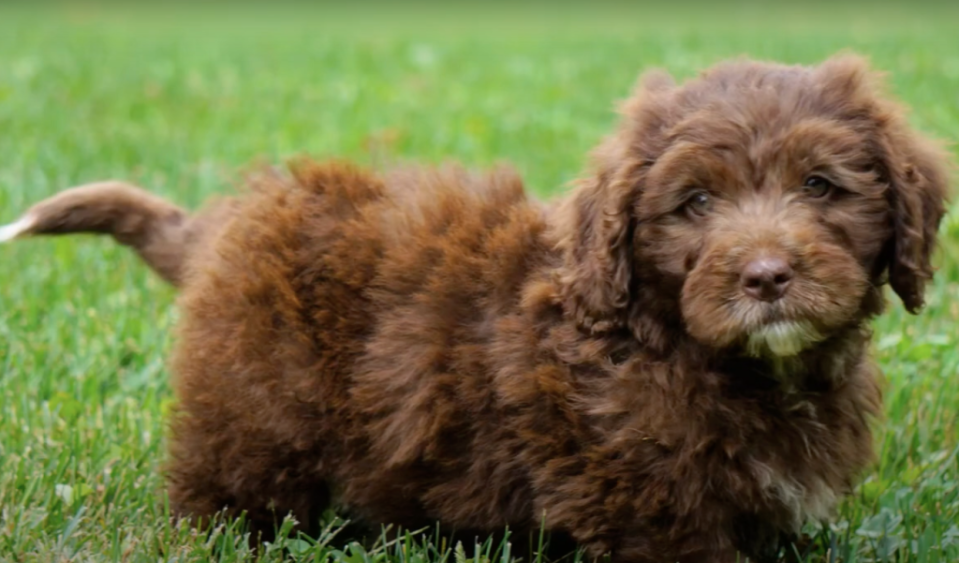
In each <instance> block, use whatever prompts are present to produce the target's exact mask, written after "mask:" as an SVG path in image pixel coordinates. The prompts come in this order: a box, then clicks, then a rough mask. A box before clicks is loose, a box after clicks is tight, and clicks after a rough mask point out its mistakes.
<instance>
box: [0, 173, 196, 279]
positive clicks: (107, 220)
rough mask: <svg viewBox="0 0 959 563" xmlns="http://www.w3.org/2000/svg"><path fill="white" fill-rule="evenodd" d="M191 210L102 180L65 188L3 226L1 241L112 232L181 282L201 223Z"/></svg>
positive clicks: (161, 271)
mask: <svg viewBox="0 0 959 563" xmlns="http://www.w3.org/2000/svg"><path fill="white" fill-rule="evenodd" d="M191 223H194V221H191V217H190V216H189V214H188V213H187V212H186V211H185V210H183V209H181V208H179V207H177V206H175V205H173V204H171V203H169V202H167V201H165V200H163V199H161V198H159V197H157V196H154V195H152V194H150V193H148V192H146V191H145V190H143V189H141V188H138V187H136V186H133V185H130V184H126V183H124V182H98V183H93V184H86V185H83V186H78V187H75V188H71V189H68V190H65V191H63V192H60V193H59V194H57V195H55V196H53V197H50V198H48V199H46V200H43V201H41V202H40V203H38V204H36V205H34V206H33V207H31V208H30V209H29V210H28V211H27V212H26V213H24V214H23V216H21V217H20V219H18V220H17V221H15V222H13V223H11V224H9V225H6V226H4V227H0V242H6V241H10V240H13V239H15V238H19V237H24V236H31V235H62V234H69V233H98V234H108V235H110V236H112V237H113V238H114V239H116V241H117V242H119V243H120V244H123V245H126V246H129V247H131V248H133V249H134V250H135V251H136V252H137V254H139V255H140V258H142V259H143V261H144V262H146V263H147V264H148V265H149V266H150V268H152V269H153V270H154V271H155V272H156V273H157V274H159V275H160V277H162V278H163V279H164V280H166V281H168V282H169V283H171V284H173V285H175V286H176V285H179V284H180V282H181V281H182V278H183V273H184V266H185V262H186V259H187V256H188V254H189V251H190V247H191V246H192V242H193V241H194V240H195V238H196V236H195V235H196V234H197V233H196V232H195V231H197V225H195V224H191Z"/></svg>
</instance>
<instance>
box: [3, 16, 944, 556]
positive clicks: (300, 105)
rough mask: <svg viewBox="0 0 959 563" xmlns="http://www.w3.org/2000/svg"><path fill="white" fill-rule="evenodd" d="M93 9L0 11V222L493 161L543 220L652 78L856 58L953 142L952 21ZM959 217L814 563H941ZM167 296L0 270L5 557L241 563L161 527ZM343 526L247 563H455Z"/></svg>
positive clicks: (891, 335) (217, 546)
mask: <svg viewBox="0 0 959 563" xmlns="http://www.w3.org/2000/svg"><path fill="white" fill-rule="evenodd" d="M796 4H799V3H796ZM84 6H85V5H81V4H76V5H73V6H72V7H63V8H59V9H57V10H53V9H52V8H51V9H50V10H49V11H46V12H42V13H41V12H36V11H27V10H26V9H23V8H21V9H13V8H9V7H3V8H0V223H6V222H8V221H11V220H13V219H14V218H15V217H16V216H17V214H18V213H19V212H20V211H21V210H23V209H24V208H25V207H26V206H27V205H29V204H30V203H33V202H35V201H37V200H39V199H41V198H43V197H45V196H47V195H50V194H52V193H54V192H56V191H57V190H59V189H62V188H64V187H67V186H69V185H73V184H77V183H82V182H86V181H91V180H97V179H105V178H112V177H117V178H124V179H129V180H132V181H134V182H137V183H140V184H142V185H144V186H148V187H149V188H150V189H152V190H154V191H156V192H157V193H159V194H162V195H164V196H167V197H170V198H172V199H174V200H176V201H178V202H182V203H184V204H188V205H196V204H197V203H198V202H200V201H202V200H203V199H204V198H205V197H207V196H209V195H211V194H214V193H217V192H222V191H225V190H227V189H228V187H229V185H230V184H231V182H233V181H234V180H235V179H236V178H237V177H238V176H240V175H241V174H242V172H243V169H244V167H245V166H247V165H249V164H250V163H253V162H258V161H266V162H276V163H279V162H282V161H283V160H284V159H286V158H289V157H292V156H295V155H297V154H300V153H309V154H312V155H316V156H331V155H337V156H344V157H348V158H351V159H355V160H358V161H360V162H363V163H367V164H373V165H376V166H382V165H386V164H389V163H390V162H394V161H397V160H405V159H415V160H418V161H425V162H440V161H443V160H447V159H455V160H458V161H461V162H465V163H467V164H469V165H472V166H488V165H491V164H493V163H496V162H499V161H509V162H511V163H512V164H513V165H514V166H515V167H516V168H518V169H519V170H520V171H521V172H522V173H523V174H524V176H525V177H526V179H527V182H528V186H529V189H530V190H531V191H532V192H534V193H536V194H538V195H540V196H544V197H545V196H548V195H550V194H553V193H559V192H561V191H562V190H563V189H565V187H566V185H567V183H568V182H569V181H570V180H571V179H573V178H575V177H576V175H577V174H578V173H579V171H580V170H581V169H582V166H583V164H584V161H585V160H584V156H585V154H586V153H587V151H588V150H589V148H590V147H591V146H593V145H594V144H595V143H596V142H597V141H598V140H599V139H600V137H601V136H602V135H603V134H604V133H605V132H606V131H608V130H609V129H610V127H611V125H612V124H613V123H614V114H613V112H612V111H611V110H612V107H613V102H614V101H615V100H617V99H620V98H622V97H624V96H625V95H626V94H627V93H628V92H629V89H630V87H631V85H632V83H633V82H634V80H635V78H636V77H637V75H638V73H639V72H640V71H641V70H642V69H644V68H648V67H651V66H660V67H665V68H667V69H668V70H669V71H670V72H672V73H673V74H675V75H676V76H677V77H688V76H690V75H692V74H694V73H695V72H697V71H698V70H700V69H702V68H704V67H705V66H708V65H709V64H711V63H713V62H716V61H719V60H721V59H724V58H727V57H731V56H737V55H741V54H748V55H750V56H753V57H760V58H770V59H777V60H782V61H787V62H796V63H812V62H816V61H818V60H820V59H822V58H823V57H825V56H827V55H829V54H830V53H833V52H836V51H839V50H844V49H851V50H855V51H859V52H862V53H864V54H867V55H869V56H870V57H871V59H872V60H873V62H874V64H875V66H876V67H878V68H881V69H884V70H885V71H888V73H889V81H890V88H891V90H892V91H893V92H894V93H895V94H896V95H898V96H899V97H901V98H902V99H904V100H905V101H906V102H908V103H909V104H910V105H912V106H913V107H914V114H913V115H912V121H913V122H914V124H915V125H916V126H917V127H919V128H921V129H922V130H923V131H925V132H928V133H929V134H932V135H936V136H939V137H941V138H944V139H950V140H955V139H957V138H959V40H957V39H956V35H957V33H959V32H957V29H959V8H948V7H941V8H937V7H935V6H931V5H930V6H928V7H926V6H922V5H916V4H914V5H911V6H910V7H909V9H908V10H905V9H897V8H894V7H890V6H885V5H868V6H869V7H868V8H866V7H865V6H867V5H866V4H862V5H861V6H859V7H856V6H850V5H845V4H844V5H843V6H842V7H840V6H838V5H837V3H832V4H826V3H820V4H818V5H814V6H811V5H807V7H806V8H800V7H798V6H794V7H791V8H777V9H776V10H775V11H772V12H770V11H769V8H765V9H759V8H755V7H750V6H749V5H734V6H730V7H726V8H723V9H718V8H714V9H707V8H704V7H699V8H697V9H689V8H687V9H686V11H682V10H681V9H680V8H679V7H674V8H670V9H668V10H667V11H662V10H659V11H656V10H651V9H643V8H642V7H626V6H625V5H620V4H616V5H615V6H613V5H610V6H606V7H602V5H601V4H596V5H594V7H593V8H591V9H586V8H584V7H575V6H572V5H569V6H563V5H549V4H545V3H543V4H538V5H524V6H523V7H522V8H518V7H513V8H510V7H508V6H507V5H506V4H502V5H490V6H487V7H486V8H470V9H469V10H468V11H465V10H462V11H459V12H457V11H450V10H445V11H441V10H439V9H435V8H434V9H431V8H428V7H423V6H417V7H412V8H408V9H407V10H404V11H402V12H401V11H400V10H398V9H397V8H392V9H390V8H383V7H379V8H376V9H375V10H373V9H371V8H368V9H367V11H366V12H364V11H363V10H362V9H360V8H359V7H355V8H352V9H338V10H336V11H332V10H330V9H325V10H324V9H319V8H317V9H313V10H312V11H305V9H303V8H282V9H280V8H277V9H276V10H274V11H269V12H267V11H261V12H259V13H254V12H248V11H246V12H240V11H236V10H234V11H231V12H229V13H226V12H224V13H222V14H221V13H217V10H215V9H213V8H206V9H205V10H204V11H198V10H194V11H186V9H180V11H178V12H175V13H158V12H153V13H147V12H142V11H141V12H131V11H130V10H129V9H128V10H127V11H126V12H123V13H120V12H112V11H97V10H94V9H93V8H91V7H89V6H86V7H84ZM221 10H225V8H221ZM261 10H262V9H261ZM954 152H955V149H954ZM957 211H959V207H956V206H955V205H954V206H953V213H952V214H951V215H950V216H949V217H947V219H946V221H945V224H944V225H943V228H942V231H941V234H942V244H941V249H940V251H939V255H938V257H937V264H938V266H939V274H938V277H937V279H936V281H935V283H934V284H932V287H931V288H930V289H929V294H928V307H927V308H926V310H925V311H924V312H923V314H922V315H920V316H918V317H913V316H910V315H908V314H906V313H904V311H903V309H902V307H901V306H900V305H899V304H898V303H896V304H895V305H894V306H893V307H891V310H890V312H888V313H887V314H886V315H885V316H884V317H882V318H881V319H880V320H879V321H878V322H877V323H876V328H877V331H876V337H875V343H876V346H875V350H876V354H877V356H878V358H879V361H880V362H881V364H882V366H883V368H884V370H885V373H886V375H887V385H886V391H885V405H886V408H885V411H886V414H887V419H886V420H885V421H883V422H882V423H881V424H880V425H879V426H878V429H877V430H878V432H877V446H878V449H879V451H880V457H879V459H878V461H877V463H876V464H875V466H874V467H873V468H872V470H871V471H870V472H869V473H868V475H866V476H865V479H864V481H863V482H862V484H861V486H860V487H859V488H858V489H857V490H856V492H855V495H854V496H853V497H851V498H849V499H847V500H846V502H844V503H843V504H842V506H841V509H840V511H839V513H838V515H837V517H836V519H835V521H834V522H833V523H832V524H828V525H824V526H810V527H809V528H808V531H809V532H810V534H811V535H812V537H813V538H815V539H816V543H817V545H816V547H814V548H813V550H812V551H811V552H810V553H809V554H807V555H806V560H808V561H845V562H852V561H898V562H947V561H948V562H952V561H957V560H959V420H957V419H959V330H957V326H959V214H957V213H956V212H957ZM174 297H175V295H174V292H173V290H171V289H170V288H168V287H166V286H165V285H163V283H162V282H160V281H159V280H158V279H157V278H155V277H154V276H153V275H152V274H151V273H150V272H148V271H147V269H146V268H145V267H143V266H142V265H140V264H139V263H138V262H137V261H136V259H135V258H134V256H133V255H132V254H131V253H129V252H127V251H125V250H123V249H120V248H118V247H116V246H115V245H113V244H112V243H111V242H109V241H106V240H100V239H94V238H83V237H77V238H72V239H38V240H29V241H22V242H18V243H16V244H14V245H8V246H2V247H0V561H23V562H26V561H37V562H50V561H58V562H59V561H151V562H155V561H161V560H162V561H208V560H219V561H235V560H246V559H249V558H252V557H253V556H251V555H249V552H248V550H247V548H246V547H245V544H244V542H243V541H242V538H240V537H238V535H237V532H236V526H235V525H230V524H225V525H223V526H221V527H219V528H218V529H217V530H216V531H215V532H214V533H213V534H209V535H207V534H198V533H197V532H196V531H194V530H192V529H191V528H189V527H186V526H177V525H175V524H173V523H171V520H170V519H169V517H168V509H167V507H166V505H165V502H164V495H163V488H162V479H161V477H160V474H159V469H158V468H159V464H160V463H161V462H162V460H163V457H164V417H165V413H166V412H167V411H168V409H169V406H170V403H171V393H170V388H169V385H168V376H169V374H168V372H167V371H166V368H165V365H164V356H165V354H166V352H167V350H168V349H169V348H170V344H171V335H170V329H171V327H172V326H173V324H174V321H175V318H176V310H175V308H174ZM335 525H336V523H335V522H331V534H327V535H325V536H324V537H322V538H320V540H319V541H314V540H313V539H310V538H295V537H291V538H290V539H289V540H287V541H285V542H280V544H282V545H276V546H272V547H273V548H272V549H266V550H263V551H261V552H260V553H259V554H258V555H257V557H260V558H262V560H264V561H279V560H283V558H284V557H285V558H288V559H293V560H299V561H312V560H318V559H323V558H324V557H332V558H334V559H337V560H343V561H349V562H352V563H360V562H367V561H386V560H389V561H394V560H395V561H400V560H402V561H423V562H424V563H425V562H427V561H438V560H441V559H447V560H449V561H451V562H452V561H459V560H462V559H463V558H464V556H463V554H462V553H461V552H460V553H457V552H456V551H455V550H453V551H452V552H451V551H450V550H447V549H445V547H448V546H443V545H442V544H437V543H435V542H433V541H432V539H431V535H430V534H428V533H425V534H421V533H416V534H409V535H408V536H406V537H404V538H403V541H401V542H398V543H392V544H388V545H384V544H383V543H380V544H377V545H374V546H372V547H369V548H361V547H359V546H358V545H353V546H348V545H347V543H346V542H347V540H346V539H344V537H343V536H342V535H341V536H335V537H330V536H331V535H332V530H333V529H334V528H335ZM481 540H482V539H481ZM481 540H480V541H481ZM281 547H282V548H284V549H279V548H281ZM493 547H496V546H493ZM489 556H490V557H492V558H496V559H506V558H507V557H504V556H503V554H502V553H500V554H498V555H497V554H495V553H493V552H490V554H489Z"/></svg>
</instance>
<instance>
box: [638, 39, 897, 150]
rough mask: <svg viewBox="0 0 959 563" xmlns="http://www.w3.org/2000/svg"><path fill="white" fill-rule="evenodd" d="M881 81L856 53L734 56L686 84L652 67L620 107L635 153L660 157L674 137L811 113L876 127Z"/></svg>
mask: <svg viewBox="0 0 959 563" xmlns="http://www.w3.org/2000/svg"><path fill="white" fill-rule="evenodd" d="M878 82H879V80H878V76H877V74H876V73H873V72H871V71H870V70H869V68H868V65H867V64H866V62H865V60H864V59H862V58H860V57H856V56H840V57H834V58H832V59H829V60H827V61H826V62H824V63H822V64H820V65H818V66H812V67H807V66H799V65H783V64H777V63H766V62H757V61H748V60H740V61H732V62H726V63H722V64H719V65H717V66H715V67H713V68H711V69H709V70H707V71H705V72H703V73H702V74H700V75H699V76H698V77H696V78H693V79H691V80H689V81H687V82H685V83H683V84H681V85H676V84H675V83H673V82H672V80H671V79H670V78H669V77H668V75H665V74H664V73H663V72H661V71H653V72H650V73H647V74H646V75H644V76H643V77H642V78H641V79H640V81H639V84H638V86H637V88H636V90H635V93H634V95H633V96H631V97H630V99H629V100H627V101H626V102H625V103H623V104H622V106H621V107H620V113H621V114H622V115H623V116H624V121H623V130H621V134H622V135H625V136H626V137H628V138H629V139H630V140H631V141H632V142H631V143H630V144H631V145H632V148H633V149H636V150H637V152H638V153H641V154H645V155H647V157H651V158H656V156H658V155H659V154H661V153H662V151H663V150H665V149H666V148H667V147H668V146H669V145H670V144H671V143H673V142H675V141H676V140H677V139H681V140H695V139H696V138H705V139H709V140H710V141H712V142H716V141H717V140H722V139H724V138H725V139H730V140H735V139H737V138H739V137H742V136H743V135H746V136H754V135H756V134H762V133H763V132H767V131H773V130H776V129H782V128H784V127H789V126H791V125H793V124H795V123H796V122H798V121H801V120H803V119H808V118H813V117H815V118H819V119H832V120H841V121H844V122H846V123H847V124H848V125H849V126H850V127H854V128H857V129H863V130H865V129H871V128H872V127H874V126H876V125H879V123H877V120H882V112H878V111H876V110H877V109H878V108H879V106H880V105H881V101H880V100H879V98H878V96H877V91H878V90H879V88H878ZM739 144H741V142H739Z"/></svg>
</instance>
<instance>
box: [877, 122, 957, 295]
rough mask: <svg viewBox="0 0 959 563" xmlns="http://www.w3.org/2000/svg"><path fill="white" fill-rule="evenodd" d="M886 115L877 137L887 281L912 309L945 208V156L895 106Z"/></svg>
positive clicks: (927, 275) (928, 268) (927, 274)
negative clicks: (885, 207)
mask: <svg viewBox="0 0 959 563" xmlns="http://www.w3.org/2000/svg"><path fill="white" fill-rule="evenodd" d="M890 117H891V119H890V120H889V122H888V123H887V124H886V126H885V131H884V132H883V133H882V135H881V138H882V140H881V142H880V143H881V147H882V150H883V152H884V153H885V154H884V163H883V168H884V169H885V170H884V171H885V173H886V175H887V178H886V179H887V181H888V182H889V192H888V198H889V203H890V207H891V209H892V219H893V237H892V241H891V243H890V248H889V251H888V252H889V254H888V256H889V284H890V285H891V286H892V289H893V290H894V291H895V292H896V294H897V295H899V297H900V299H902V302H903V304H904V305H905V306H906V309H907V310H908V311H909V312H911V313H917V312H918V311H919V309H921V308H922V306H923V302H924V299H923V290H924V289H925V285H926V282H927V281H928V280H929V279H931V278H932V273H933V270H932V265H931V263H930V258H931V256H932V251H933V249H934V247H935V242H936V234H937V232H938V230H939V222H940V220H941V219H942V216H943V213H944V212H945V203H946V193H947V190H948V182H949V167H948V162H949V160H948V158H947V156H946V153H945V151H943V150H942V149H941V148H940V147H939V146H937V145H935V144H934V143H932V142H930V141H928V140H925V139H922V138H920V137H919V136H918V135H916V134H915V133H913V132H912V131H910V130H909V129H908V128H907V126H906V124H905V122H904V121H905V120H904V119H903V118H902V117H901V115H899V114H898V112H897V113H896V114H893V115H891V116H890Z"/></svg>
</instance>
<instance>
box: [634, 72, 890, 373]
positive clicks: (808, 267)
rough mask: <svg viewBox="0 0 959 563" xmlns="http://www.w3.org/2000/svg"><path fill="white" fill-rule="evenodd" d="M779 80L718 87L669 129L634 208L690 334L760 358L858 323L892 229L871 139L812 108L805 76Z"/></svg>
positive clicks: (648, 251) (645, 252) (645, 245)
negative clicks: (741, 348)
mask: <svg viewBox="0 0 959 563" xmlns="http://www.w3.org/2000/svg"><path fill="white" fill-rule="evenodd" d="M797 74H798V71H797ZM779 86H780V88H776V87H766V88H763V87H744V88H742V89H741V90H738V91H734V92H729V93H726V92H721V93H718V94H717V96H716V97H717V99H715V100H712V101H711V102H710V103H707V104H704V107H701V108H699V109H697V110H696V111H694V112H692V114H691V115H689V116H688V117H686V118H684V119H681V120H680V121H679V122H678V123H677V124H675V125H673V126H672V127H670V129H669V131H668V133H667V137H668V147H667V148H666V149H665V151H664V152H663V153H662V154H661V155H660V156H659V157H658V158H657V159H656V161H655V163H654V164H653V165H652V166H651V167H650V169H649V171H648V175H647V177H646V180H645V188H644V190H643V191H642V193H641V195H640V197H639V199H638V202H637V208H636V211H635V214H636V218H637V219H638V229H637V237H636V241H637V246H638V248H637V251H638V252H639V253H641V255H642V259H643V260H645V261H647V262H648V263H651V264H652V265H653V266H654V267H655V268H656V269H657V270H658V272H659V273H660V275H663V276H665V277H667V278H670V279H674V280H675V283H676V284H677V287H681V288H682V291H681V296H680V304H681V308H682V314H683V318H684V320H685V322H686V327H687V330H688V332H689V333H690V334H691V335H692V336H693V337H695V338H696V339H698V340H700V341H702V342H704V343H707V344H709V345H712V346H715V347H727V346H730V345H733V344H740V345H743V346H745V347H746V348H747V349H748V351H749V352H750V353H752V354H757V355H758V354H765V353H772V354H774V355H793V354H796V353H797V352H799V351H801V350H802V349H804V348H806V347H808V346H809V345H811V344H813V343H815V342H816V341H818V340H820V339H822V338H823V337H824V336H825V335H827V334H829V333H830V332H831V331H833V330H835V329H837V328H839V327H841V326H843V325H845V324H847V323H850V322H852V321H854V320H857V318H858V317H859V311H860V309H861V307H862V304H863V301H864V299H865V298H866V295H867V292H869V290H870V289H871V288H872V287H873V284H875V283H876V272H877V263H878V261H879V259H880V256H881V254H882V252H883V249H884V247H885V245H886V242H887V241H888V240H890V238H891V237H892V233H893V226H892V216H893V211H892V208H891V205H890V201H889V199H888V198H887V194H886V192H887V190H888V183H887V182H886V181H885V180H884V178H883V175H882V171H881V170H880V167H879V166H878V161H877V159H876V156H875V155H874V154H873V153H872V152H871V151H870V150H869V147H870V146H871V145H874V144H875V143H874V141H873V139H871V135H874V134H875V132H874V131H869V130H868V129H869V128H868V127H866V128H864V127H862V124H857V123H854V122H849V121H847V120H845V119H843V118H842V117H840V116H835V115H829V114H828V113H827V111H826V110H825V109H824V108H826V107H828V105H827V104H824V103H820V104H815V103H812V102H813V101H820V100H812V101H810V100H808V98H810V97H816V96H818V94H817V93H816V92H809V90H811V89H812V87H813V84H811V83H810V80H809V78H808V77H803V76H796V77H793V78H792V79H790V83H787V84H782V85H779ZM783 88H788V89H789V90H790V91H791V92H792V93H793V94H802V95H794V96H793V98H792V99H785V100H784V99H783V96H784V92H783V91H782V89H783ZM796 89H802V90H801V91H800V92H795V90H796ZM807 92H808V93H807ZM788 93H790V92H787V94H788ZM820 102H821V101H820Z"/></svg>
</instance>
